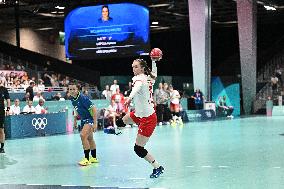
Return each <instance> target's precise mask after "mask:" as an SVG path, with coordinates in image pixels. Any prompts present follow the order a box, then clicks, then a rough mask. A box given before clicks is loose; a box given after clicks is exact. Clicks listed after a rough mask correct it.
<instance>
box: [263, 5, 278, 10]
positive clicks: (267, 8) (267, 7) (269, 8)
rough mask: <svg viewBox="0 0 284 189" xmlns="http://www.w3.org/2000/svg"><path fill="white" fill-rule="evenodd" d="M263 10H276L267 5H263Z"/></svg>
mask: <svg viewBox="0 0 284 189" xmlns="http://www.w3.org/2000/svg"><path fill="white" fill-rule="evenodd" d="M264 8H265V9H266V10H273V11H275V10H276V8H274V7H272V6H268V5H264Z"/></svg>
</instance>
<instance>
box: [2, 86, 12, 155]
mask: <svg viewBox="0 0 284 189" xmlns="http://www.w3.org/2000/svg"><path fill="white" fill-rule="evenodd" d="M4 100H6V103H7V108H6V112H5V103H4ZM9 110H10V96H9V93H8V90H7V88H6V87H4V86H3V82H1V81H0V143H1V146H0V153H5V150H4V142H5V133H4V121H5V114H6V113H7V115H8V113H9Z"/></svg>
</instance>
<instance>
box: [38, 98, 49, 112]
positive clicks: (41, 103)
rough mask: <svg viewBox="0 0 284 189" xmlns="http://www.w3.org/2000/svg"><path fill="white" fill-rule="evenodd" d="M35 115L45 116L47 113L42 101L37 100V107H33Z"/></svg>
mask: <svg viewBox="0 0 284 189" xmlns="http://www.w3.org/2000/svg"><path fill="white" fill-rule="evenodd" d="M35 113H36V114H46V113H47V108H46V107H44V100H43V99H39V101H38V105H37V106H36V107H35Z"/></svg>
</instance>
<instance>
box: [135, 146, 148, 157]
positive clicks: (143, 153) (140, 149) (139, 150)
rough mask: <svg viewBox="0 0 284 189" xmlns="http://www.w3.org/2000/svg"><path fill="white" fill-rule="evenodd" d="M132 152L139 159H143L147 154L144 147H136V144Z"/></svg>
mask: <svg viewBox="0 0 284 189" xmlns="http://www.w3.org/2000/svg"><path fill="white" fill-rule="evenodd" d="M134 151H135V153H136V154H137V155H138V156H139V157H141V158H144V157H145V156H146V155H147V154H148V151H147V150H146V149H145V148H144V147H142V146H138V145H136V144H135V146H134Z"/></svg>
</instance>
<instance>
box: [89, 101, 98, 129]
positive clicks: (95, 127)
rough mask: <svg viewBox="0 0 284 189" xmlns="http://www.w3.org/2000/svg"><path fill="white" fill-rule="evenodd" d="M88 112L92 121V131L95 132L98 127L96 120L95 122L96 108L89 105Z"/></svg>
mask: <svg viewBox="0 0 284 189" xmlns="http://www.w3.org/2000/svg"><path fill="white" fill-rule="evenodd" d="M89 111H90V112H91V115H92V116H93V119H94V126H93V127H94V131H96V130H97V127H98V120H97V108H96V107H95V106H94V105H91V106H90V108H89Z"/></svg>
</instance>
